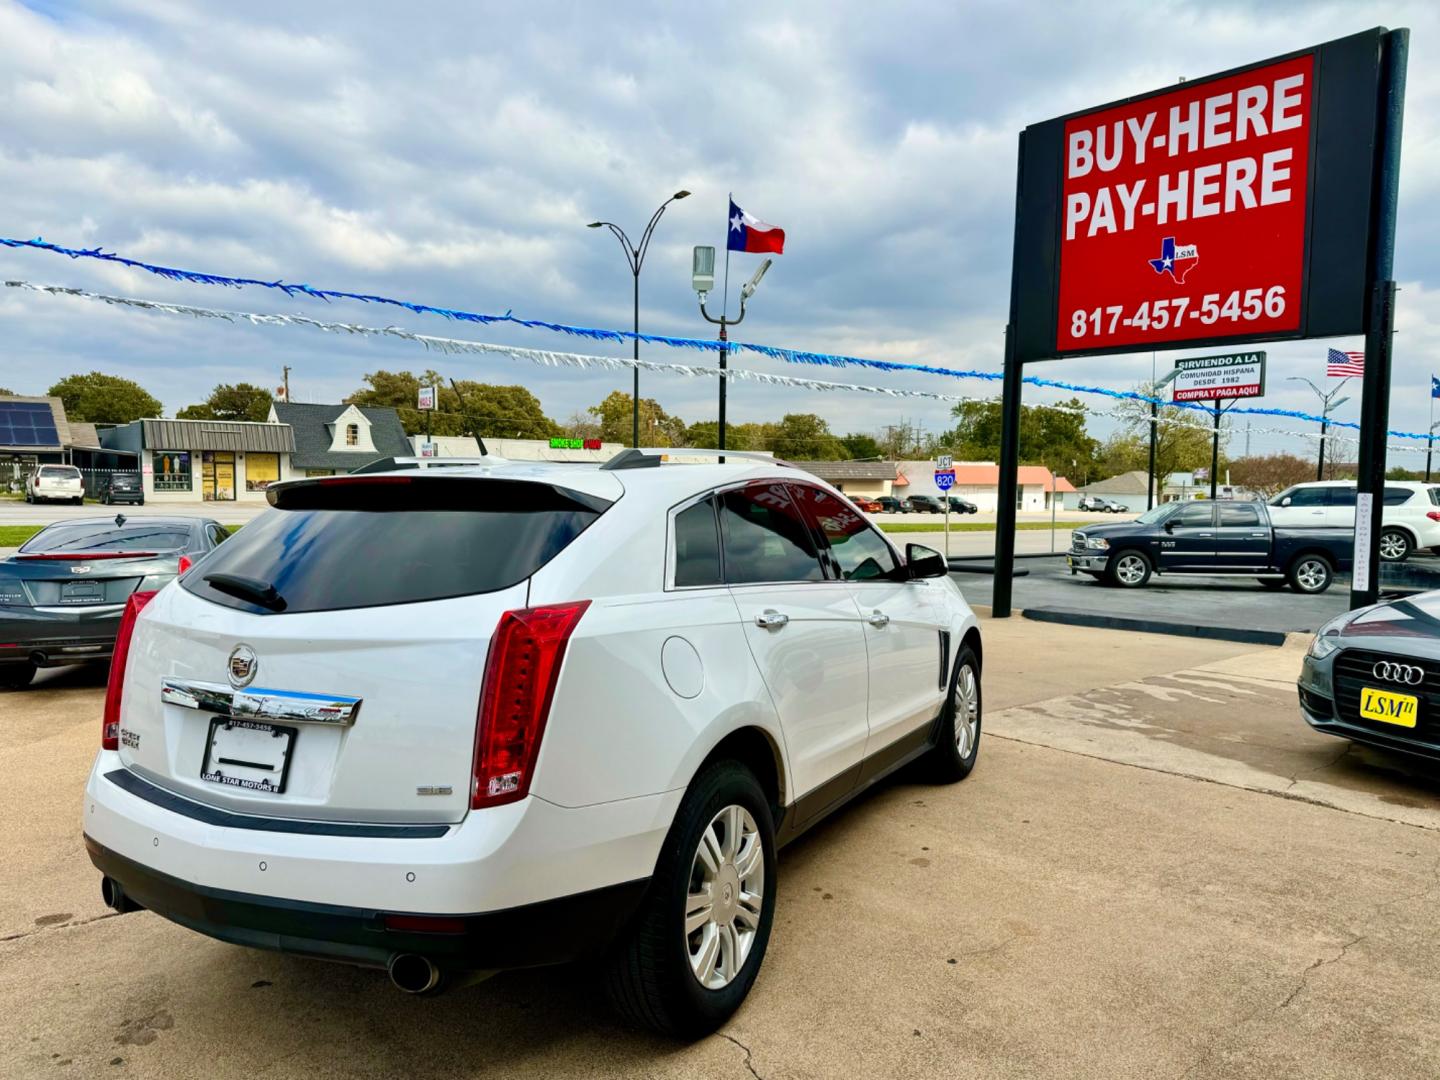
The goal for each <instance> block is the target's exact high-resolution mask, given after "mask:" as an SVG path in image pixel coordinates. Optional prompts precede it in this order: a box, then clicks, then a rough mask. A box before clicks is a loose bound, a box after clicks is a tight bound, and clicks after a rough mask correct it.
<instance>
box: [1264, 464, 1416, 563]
mask: <svg viewBox="0 0 1440 1080" xmlns="http://www.w3.org/2000/svg"><path fill="white" fill-rule="evenodd" d="M1355 493H1356V484H1355V481H1354V480H1319V481H1313V482H1311V483H1308V484H1296V485H1295V486H1294V487H1290V488H1286V489H1285V490H1284V491H1282V492H1280V494H1279V495H1276V496H1275V497H1274V498H1273V499H1271V500H1270V506H1269V509H1270V521H1271V524H1273V525H1277V526H1280V527H1283V528H1303V527H1304V526H1307V525H1314V526H1316V527H1321V526H1323V527H1326V528H1331V529H1353V528H1354V527H1355ZM1381 502H1382V503H1383V504H1384V506H1383V510H1382V512H1381V521H1380V557H1381V558H1382V559H1386V560H1388V561H1390V562H1404V561H1405V560H1406V559H1408V558H1409V557H1410V555H1411V554H1412V553H1413V552H1414V551H1415V550H1416V549H1418V548H1430V547H1437V546H1440V488H1437V487H1436V486H1435V485H1433V484H1424V483H1421V482H1420V481H1418V480H1387V481H1385V491H1384V494H1383V495H1382V496H1381Z"/></svg>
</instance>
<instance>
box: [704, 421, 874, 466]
mask: <svg viewBox="0 0 1440 1080" xmlns="http://www.w3.org/2000/svg"><path fill="white" fill-rule="evenodd" d="M767 427H769V428H770V430H769V431H768V432H767V433H766V446H765V449H766V450H770V451H772V452H773V453H775V454H776V455H777V456H779V457H784V458H792V459H794V460H796V461H838V460H839V459H841V458H843V457H846V456H847V452H846V450H845V444H844V443H843V442H841V441H840V440H839V438H837V437H836V436H835V435H834V434H832V433H831V431H830V425H829V424H828V423H826V422H825V420H824V419H823V418H821V417H819V416H817V415H815V413H786V414H785V415H784V416H783V417H781V418H780V422H779V423H778V424H770V425H767ZM727 434H728V432H727ZM727 441H728V440H727Z"/></svg>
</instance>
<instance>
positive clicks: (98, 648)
mask: <svg viewBox="0 0 1440 1080" xmlns="http://www.w3.org/2000/svg"><path fill="white" fill-rule="evenodd" d="M121 610H122V609H119V608H117V609H116V610H114V611H113V612H108V613H104V614H82V613H80V612H68V611H36V610H35V609H34V608H18V607H0V664H3V663H7V662H20V661H26V660H29V659H31V657H32V656H34V655H35V654H37V653H38V654H39V657H38V659H39V660H40V666H41V667H59V666H61V665H64V664H83V663H86V662H87V661H90V660H108V659H110V654H111V652H112V651H114V648H115V636H116V634H118V633H119V632H120V615H121Z"/></svg>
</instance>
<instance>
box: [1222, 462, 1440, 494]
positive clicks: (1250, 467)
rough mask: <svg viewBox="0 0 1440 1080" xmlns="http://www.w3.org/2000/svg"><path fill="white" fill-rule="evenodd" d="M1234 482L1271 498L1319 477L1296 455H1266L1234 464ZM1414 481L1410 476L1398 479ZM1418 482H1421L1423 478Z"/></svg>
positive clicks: (1313, 466)
mask: <svg viewBox="0 0 1440 1080" xmlns="http://www.w3.org/2000/svg"><path fill="white" fill-rule="evenodd" d="M1229 470H1230V482H1231V483H1232V484H1236V485H1238V486H1239V487H1243V488H1249V489H1250V490H1251V491H1253V492H1255V493H1256V494H1257V495H1261V496H1264V497H1265V498H1267V499H1268V498H1270V496H1272V495H1277V494H1279V493H1280V492H1282V491H1284V490H1285V489H1286V488H1287V487H1289V486H1290V485H1291V484H1299V483H1303V482H1304V481H1306V480H1310V479H1313V478H1314V476H1315V463H1314V462H1313V461H1306V460H1305V459H1304V458H1302V457H1296V456H1295V455H1294V454H1265V455H1263V456H1256V457H1240V458H1236V459H1235V460H1234V461H1232V462H1230V465H1229ZM1394 479H1397V480H1398V479H1406V480H1408V479H1410V477H1394ZM1414 479H1416V480H1418V479H1419V477H1418V476H1417V477H1415V478H1414Z"/></svg>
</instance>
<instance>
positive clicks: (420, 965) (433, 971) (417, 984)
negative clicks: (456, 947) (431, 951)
mask: <svg viewBox="0 0 1440 1080" xmlns="http://www.w3.org/2000/svg"><path fill="white" fill-rule="evenodd" d="M386 971H388V972H389V973H390V981H391V982H392V983H394V984H395V987H396V988H397V989H399V990H403V991H404V992H405V993H407V994H428V993H430V992H432V991H433V990H435V989H436V988H437V987H438V986H439V985H440V969H439V968H438V967H436V966H435V961H433V960H430V959H429V958H427V957H424V956H419V955H417V954H415V953H396V954H395V955H394V956H392V957H391V958H390V963H389V965H387V967H386Z"/></svg>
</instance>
